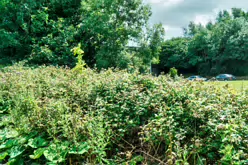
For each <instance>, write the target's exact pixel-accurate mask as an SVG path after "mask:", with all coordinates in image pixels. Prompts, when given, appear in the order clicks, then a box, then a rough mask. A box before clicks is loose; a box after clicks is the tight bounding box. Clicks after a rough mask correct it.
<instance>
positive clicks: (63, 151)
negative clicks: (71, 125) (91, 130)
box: [44, 142, 68, 163]
mask: <svg viewBox="0 0 248 165" xmlns="http://www.w3.org/2000/svg"><path fill="white" fill-rule="evenodd" d="M67 153H68V144H67V143H66V142H65V143H62V144H51V145H50V146H49V147H48V148H47V149H46V150H45V151H44V156H45V157H46V159H47V160H49V161H50V162H52V163H60V162H64V161H65V157H66V155H67Z"/></svg>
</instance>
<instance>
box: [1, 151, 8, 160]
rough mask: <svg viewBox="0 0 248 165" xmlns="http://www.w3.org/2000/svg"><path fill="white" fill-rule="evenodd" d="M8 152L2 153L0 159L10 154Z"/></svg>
mask: <svg viewBox="0 0 248 165" xmlns="http://www.w3.org/2000/svg"><path fill="white" fill-rule="evenodd" d="M8 155H9V154H8V152H3V153H0V160H4V159H5V157H6V156H8Z"/></svg>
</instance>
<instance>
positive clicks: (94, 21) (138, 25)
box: [0, 0, 164, 69]
mask: <svg viewBox="0 0 248 165" xmlns="http://www.w3.org/2000/svg"><path fill="white" fill-rule="evenodd" d="M0 11H1V12H0V41H1V44H0V62H1V64H5V63H8V62H11V61H19V60H23V59H26V60H28V61H29V63H30V64H38V65H41V64H46V65H66V66H69V67H73V66H74V65H75V57H74V56H73V55H72V54H71V53H70V50H71V49H72V48H73V47H75V46H77V45H78V44H79V43H81V49H82V50H84V53H85V54H84V60H85V61H86V63H87V65H88V66H90V67H94V66H96V67H97V68H99V69H100V68H108V67H118V68H127V67H131V66H133V65H134V66H133V67H137V68H145V67H146V66H147V65H150V62H151V60H152V58H153V57H156V56H158V53H157V52H158V50H159V47H160V43H161V41H162V40H161V39H162V38H163V33H164V32H163V28H162V26H161V25H154V27H150V28H148V24H147V21H148V19H149V17H150V15H151V11H150V7H149V6H147V5H144V4H143V3H142V0H132V1H123V0H116V1H113V0H90V1H88V0H39V1H32V0H23V1H16V0H1V1H0ZM146 27H147V28H146ZM144 29H146V34H145V35H144V34H143V30H144ZM130 40H135V41H136V42H137V43H139V44H140V45H141V48H140V50H138V51H137V52H138V53H136V54H135V55H133V54H130V53H128V50H127V44H128V41H130Z"/></svg>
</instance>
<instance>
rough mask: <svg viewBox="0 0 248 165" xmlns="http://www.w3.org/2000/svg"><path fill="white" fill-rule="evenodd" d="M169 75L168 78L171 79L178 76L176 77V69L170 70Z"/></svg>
mask: <svg viewBox="0 0 248 165" xmlns="http://www.w3.org/2000/svg"><path fill="white" fill-rule="evenodd" d="M169 75H170V77H172V78H176V76H178V75H177V69H176V68H174V67H173V68H170V71H169Z"/></svg>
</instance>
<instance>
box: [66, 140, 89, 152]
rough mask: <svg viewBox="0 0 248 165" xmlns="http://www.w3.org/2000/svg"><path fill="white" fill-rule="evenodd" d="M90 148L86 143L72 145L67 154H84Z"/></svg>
mask: <svg viewBox="0 0 248 165" xmlns="http://www.w3.org/2000/svg"><path fill="white" fill-rule="evenodd" d="M89 149H90V146H89V145H88V144H87V143H82V144H80V145H79V146H74V147H73V148H72V149H71V150H70V151H69V154H84V153H87V152H88V151H89Z"/></svg>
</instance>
